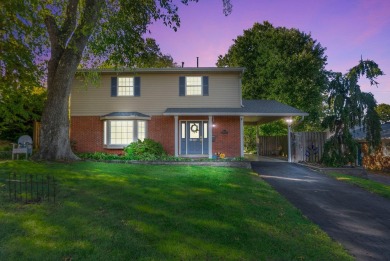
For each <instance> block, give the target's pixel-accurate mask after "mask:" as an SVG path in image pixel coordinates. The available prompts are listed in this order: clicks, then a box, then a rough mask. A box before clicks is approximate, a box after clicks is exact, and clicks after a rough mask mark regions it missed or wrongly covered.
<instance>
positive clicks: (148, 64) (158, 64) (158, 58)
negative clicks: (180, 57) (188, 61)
mask: <svg viewBox="0 0 390 261" xmlns="http://www.w3.org/2000/svg"><path fill="white" fill-rule="evenodd" d="M142 41H143V43H142V45H140V49H139V50H138V52H137V53H136V54H135V55H134V57H133V60H134V66H135V67H137V68H172V67H177V64H176V63H175V62H174V61H173V58H172V56H171V55H169V54H163V53H162V52H161V50H160V46H159V45H158V44H157V43H156V40H155V39H153V38H146V39H145V40H143V39H142ZM118 65H120V64H112V61H111V60H107V61H105V62H104V64H103V65H101V66H99V67H100V68H114V67H116V66H118Z"/></svg>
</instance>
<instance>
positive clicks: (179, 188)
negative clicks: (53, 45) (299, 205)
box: [0, 161, 352, 260]
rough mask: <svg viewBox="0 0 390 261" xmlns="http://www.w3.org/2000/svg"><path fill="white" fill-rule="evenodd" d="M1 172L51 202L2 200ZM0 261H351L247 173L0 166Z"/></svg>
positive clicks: (108, 166) (209, 169)
mask: <svg viewBox="0 0 390 261" xmlns="http://www.w3.org/2000/svg"><path fill="white" fill-rule="evenodd" d="M9 172H17V173H28V174H39V175H40V174H45V175H46V174H50V175H54V176H55V177H56V178H57V179H58V180H59V183H60V186H59V191H60V192H59V193H58V196H57V202H56V203H41V204H22V203H15V202H10V201H9V198H8V193H7V187H6V182H5V180H6V179H7V178H8V173H9ZM0 228H1V229H0V260H26V259H28V260H136V259H140V260H189V259H190V260H352V257H350V256H349V255H348V254H347V253H346V252H345V251H344V250H343V248H342V247H341V246H340V245H339V244H338V243H335V242H334V241H332V240H331V239H330V238H329V237H328V236H327V235H326V234H325V233H324V232H322V231H321V230H320V229H319V228H318V227H317V226H316V225H313V224H312V223H311V222H310V221H309V220H307V219H306V218H304V217H302V215H301V214H300V212H299V211H298V210H297V209H295V208H294V207H292V206H291V205H290V204H289V203H288V202H287V201H286V200H285V199H283V198H282V197H281V196H280V195H279V194H278V193H277V192H275V191H274V190H273V189H272V188H271V187H270V186H269V185H267V184H266V183H265V182H263V181H261V180H260V179H259V178H257V175H256V174H254V173H251V172H250V171H249V170H246V169H237V168H215V167H199V166H148V165H126V164H106V163H92V162H79V163H73V164H59V163H34V162H26V161H18V162H16V161H15V162H11V161H5V162H0Z"/></svg>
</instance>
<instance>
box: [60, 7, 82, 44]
mask: <svg viewBox="0 0 390 261" xmlns="http://www.w3.org/2000/svg"><path fill="white" fill-rule="evenodd" d="M78 4H79V0H69V3H68V5H67V7H66V18H65V21H64V23H63V25H62V28H61V41H62V44H63V45H64V47H65V44H66V42H67V40H68V39H69V37H70V36H71V35H72V33H73V31H74V29H75V28H76V24H77V6H78Z"/></svg>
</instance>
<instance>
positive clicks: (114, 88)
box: [111, 77, 118, 97]
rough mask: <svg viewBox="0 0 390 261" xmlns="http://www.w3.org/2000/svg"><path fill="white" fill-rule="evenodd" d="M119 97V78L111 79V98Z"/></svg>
mask: <svg viewBox="0 0 390 261" xmlns="http://www.w3.org/2000/svg"><path fill="white" fill-rule="evenodd" d="M116 96H118V78H117V77H111V97H116Z"/></svg>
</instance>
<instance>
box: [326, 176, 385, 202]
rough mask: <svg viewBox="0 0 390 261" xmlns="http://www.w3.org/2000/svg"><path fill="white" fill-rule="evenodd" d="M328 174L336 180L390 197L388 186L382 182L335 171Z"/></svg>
mask: <svg viewBox="0 0 390 261" xmlns="http://www.w3.org/2000/svg"><path fill="white" fill-rule="evenodd" d="M329 175H330V176H332V177H334V178H336V179H337V180H341V181H345V182H348V183H351V184H354V185H356V186H358V187H361V188H363V189H365V190H368V191H370V192H372V193H375V194H378V195H380V196H382V197H385V198H390V186H389V185H386V184H382V183H380V182H376V181H372V180H368V179H362V178H359V177H355V176H351V175H344V174H340V173H337V172H332V173H329Z"/></svg>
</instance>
